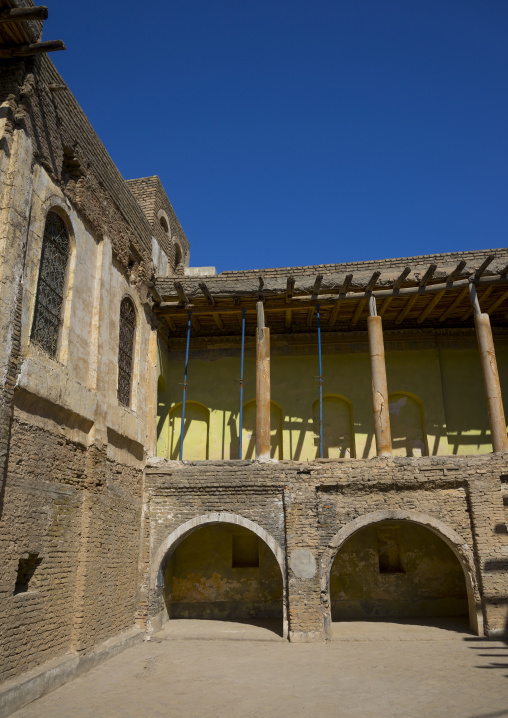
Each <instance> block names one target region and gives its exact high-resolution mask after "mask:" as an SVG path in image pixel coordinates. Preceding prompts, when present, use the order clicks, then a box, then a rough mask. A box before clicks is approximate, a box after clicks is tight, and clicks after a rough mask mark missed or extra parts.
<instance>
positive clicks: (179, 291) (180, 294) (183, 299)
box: [175, 282, 190, 304]
mask: <svg viewBox="0 0 508 718" xmlns="http://www.w3.org/2000/svg"><path fill="white" fill-rule="evenodd" d="M175 289H176V293H177V294H178V298H179V300H180V301H181V302H183V303H184V304H190V302H189V297H188V296H187V294H186V293H185V289H184V288H183V285H182V283H181V282H175Z"/></svg>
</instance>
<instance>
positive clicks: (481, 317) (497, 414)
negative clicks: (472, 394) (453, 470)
mask: <svg viewBox="0 0 508 718" xmlns="http://www.w3.org/2000/svg"><path fill="white" fill-rule="evenodd" d="M506 295H507V296H508V292H506ZM474 323H475V328H476V337H477V339H478V348H479V350H480V360H481V365H482V373H483V384H484V387H485V395H486V397H487V410H488V414H489V424H490V435H491V437H492V448H493V449H494V451H507V450H508V438H507V436H506V420H505V416H504V409H503V399H502V396H501V385H500V382H499V373H498V370H497V362H496V353H495V350H494V340H493V338H492V329H491V327H490V318H489V315H488V314H475V317H474Z"/></svg>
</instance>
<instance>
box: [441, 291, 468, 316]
mask: <svg viewBox="0 0 508 718" xmlns="http://www.w3.org/2000/svg"><path fill="white" fill-rule="evenodd" d="M468 294H469V288H468V287H464V289H463V290H462V291H461V293H460V294H459V296H458V297H457V298H456V299H455V301H453V302H452V303H451V304H450V306H449V307H448V308H447V309H445V310H444V312H443V313H442V314H441V316H440V317H439V321H440V322H444V320H445V319H447V318H448V317H449V316H450V314H451V313H452V312H454V311H455V309H457V307H458V306H459V304H462V302H463V301H464V298H465V297H467V295H468Z"/></svg>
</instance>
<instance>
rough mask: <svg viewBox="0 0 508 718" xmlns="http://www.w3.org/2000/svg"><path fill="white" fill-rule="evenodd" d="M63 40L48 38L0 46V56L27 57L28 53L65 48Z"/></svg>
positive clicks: (33, 53)
mask: <svg viewBox="0 0 508 718" xmlns="http://www.w3.org/2000/svg"><path fill="white" fill-rule="evenodd" d="M65 49H66V47H65V45H64V42H63V40H48V41H47V42H32V43H31V44H30V45H14V46H12V47H0V58H10V57H28V56H29V55H40V54H41V53H43V52H58V51H59V50H65Z"/></svg>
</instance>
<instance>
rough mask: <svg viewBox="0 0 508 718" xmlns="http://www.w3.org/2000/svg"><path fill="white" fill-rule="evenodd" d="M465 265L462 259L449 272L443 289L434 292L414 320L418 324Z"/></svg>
mask: <svg viewBox="0 0 508 718" xmlns="http://www.w3.org/2000/svg"><path fill="white" fill-rule="evenodd" d="M465 266H466V262H465V261H464V260H463V259H462V260H461V261H460V262H459V263H458V264H457V266H456V267H455V269H454V270H453V272H450V274H449V275H448V276H447V277H446V283H445V286H444V289H442V290H441V291H439V292H437V293H436V294H435V296H434V297H433V298H432V300H431V301H430V302H429V303H428V305H427V306H426V307H425V309H424V310H423V312H422V313H421V314H420V316H419V317H417V319H416V321H417V323H418V324H421V323H422V322H424V321H425V319H426V318H427V317H428V316H429V314H430V313H431V311H432V310H433V309H434V307H435V306H436V305H437V304H438V303H439V302H440V301H441V299H442V298H443V295H444V293H445V292H446V290H447V289H451V288H452V286H453V281H454V279H455V277H458V275H459V274H460V273H461V272H462V270H463V269H464V267H465ZM448 285H450V286H448Z"/></svg>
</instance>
